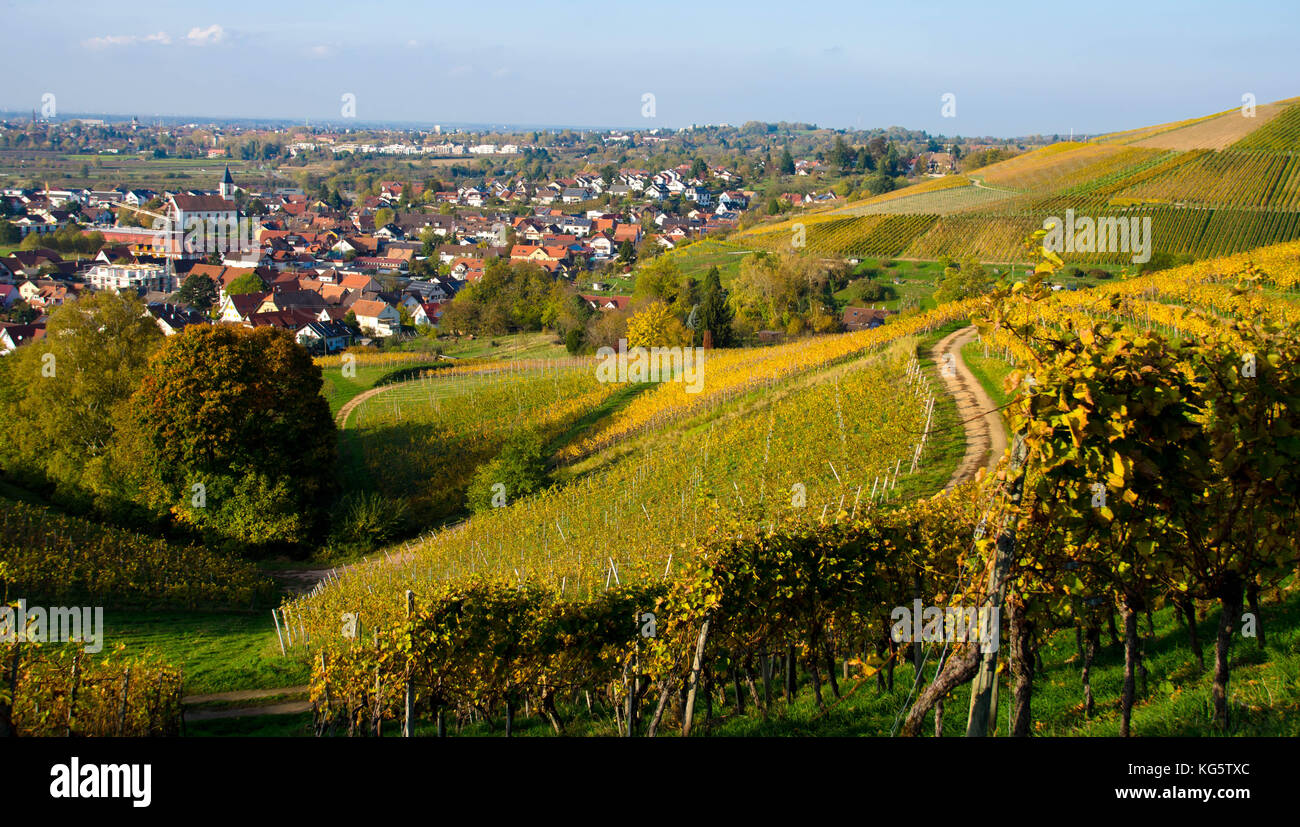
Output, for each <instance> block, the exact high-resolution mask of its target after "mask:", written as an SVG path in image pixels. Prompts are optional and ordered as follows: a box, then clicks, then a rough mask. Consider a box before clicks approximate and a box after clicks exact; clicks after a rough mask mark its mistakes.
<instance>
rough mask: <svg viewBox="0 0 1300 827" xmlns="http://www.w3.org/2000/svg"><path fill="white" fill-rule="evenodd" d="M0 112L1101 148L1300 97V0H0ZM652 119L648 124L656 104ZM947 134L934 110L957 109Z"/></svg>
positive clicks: (949, 120) (947, 120)
mask: <svg viewBox="0 0 1300 827" xmlns="http://www.w3.org/2000/svg"><path fill="white" fill-rule="evenodd" d="M0 15H3V19H4V22H5V25H4V30H5V31H6V33H7V35H8V37H6V39H5V42H6V52H7V54H6V57H7V61H6V63H7V67H6V70H5V74H6V81H5V83H4V84H3V89H0V108H3V109H10V110H19V111H26V110H30V109H32V108H38V109H39V107H40V100H41V95H42V94H43V93H45V92H52V93H54V94H55V96H56V100H57V103H58V108H59V110H60V111H61V112H65V113H66V112H110V113H116V114H138V115H140V116H141V117H148V116H152V115H158V114H164V115H209V116H223V115H224V116H241V117H285V118H291V119H298V120H301V119H312V120H315V121H323V120H339V115H340V110H341V105H340V102H341V97H342V95H343V94H344V93H351V94H354V95H355V96H356V115H357V118H358V119H359V120H413V121H429V122H486V123H529V124H557V125H558V124H563V125H576V126H628V127H641V126H655V125H660V126H668V127H679V126H685V125H688V124H691V123H719V122H727V123H733V124H735V123H742V122H744V121H746V120H766V121H777V120H788V121H805V122H813V123H817V124H820V125H823V126H832V127H863V128H865V127H873V126H890V125H899V126H906V127H910V128H917V129H926V130H929V131H931V132H935V133H945V134H949V135H952V134H961V135H986V134H987V135H1004V136H1007V135H1023V134H1031V133H1044V134H1052V133H1062V134H1064V133H1068V132H1069V131H1070V130H1071V129H1073V130H1075V131H1076V132H1080V133H1098V132H1105V131H1111V130H1116V129H1126V128H1130V127H1135V126H1141V125H1145V124H1151V123H1159V122H1164V121H1170V120H1176V119H1180V118H1185V117H1192V116H1198V115H1203V114H1208V113H1211V112H1217V111H1221V110H1225V109H1231V108H1233V107H1236V106H1240V104H1241V98H1242V95H1243V94H1245V93H1251V94H1254V95H1255V96H1256V98H1257V99H1258V101H1259V102H1260V103H1264V102H1267V101H1272V100H1276V99H1279V98H1286V97H1291V96H1295V95H1300V76H1298V75H1297V73H1296V71H1295V67H1296V62H1295V58H1294V55H1295V52H1296V44H1297V40H1298V39H1300V3H1296V2H1295V0H1287V2H1262V1H1260V2H1236V3H1233V4H1230V5H1225V4H1213V3H1202V2H1142V0H1129V2H1113V1H1112V0H1101V1H1100V2H1088V1H1087V0H1073V1H1072V2H1070V3H1051V2H1047V3H1044V2H1037V3H1029V2H1018V0H1012V2H1002V3H998V4H984V5H983V6H981V5H980V4H975V3H972V2H970V0H962V2H946V0H935V1H934V2H926V3H924V4H919V5H914V4H910V3H902V2H896V3H876V2H862V0H856V1H854V0H843V1H841V0H819V2H815V3H790V2H784V3H770V2H719V1H718V0H714V1H713V2H705V1H704V0H694V2H685V3H683V2H655V3H631V2H623V0H613V2H608V3H580V4H563V3H546V2H535V1H534V2H524V1H523V0H495V1H494V2H484V3H463V2H458V3H455V4H443V3H437V2H414V1H412V2H406V0H380V1H379V2H372V3H352V2H350V3H347V4H339V5H337V6H336V5H334V4H331V3H322V2H314V3H308V2H296V1H295V2H276V1H275V0H260V1H259V2H248V0H225V2H221V3H199V2H187V3H170V2H152V3H148V4H140V5H137V6H129V5H126V4H122V3H119V2H93V1H92V2H86V3H73V4H49V3H36V2H29V0H5V1H4V2H0ZM647 92H648V93H652V94H653V95H654V96H655V117H654V118H653V119H647V118H643V117H642V109H643V106H642V98H643V95H644V94H645V93H647ZM949 92H950V93H952V94H953V95H955V96H956V117H954V118H945V117H943V116H942V115H941V108H942V101H941V96H942V95H943V94H944V93H949Z"/></svg>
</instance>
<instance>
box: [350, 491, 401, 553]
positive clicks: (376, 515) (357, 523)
mask: <svg viewBox="0 0 1300 827" xmlns="http://www.w3.org/2000/svg"><path fill="white" fill-rule="evenodd" d="M335 513H336V515H337V518H336V519H337V522H336V523H335V524H334V537H333V539H334V541H335V543H336V544H343V545H352V546H360V547H364V548H367V549H369V548H374V547H376V546H381V545H383V544H385V543H387V542H388V541H389V540H392V539H393V538H395V537H397V536H399V535H400V534H401V533H402V532H403V531H404V530H405V529H406V525H407V515H408V514H409V508H408V506H407V504H406V500H401V499H395V500H390V499H388V498H387V497H385V496H384V495H382V494H380V493H379V492H377V491H360V492H354V493H350V494H347V495H346V496H344V497H343V499H342V500H341V501H340V502H339V507H338V509H337V511H336V512H335Z"/></svg>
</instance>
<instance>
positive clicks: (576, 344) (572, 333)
mask: <svg viewBox="0 0 1300 827" xmlns="http://www.w3.org/2000/svg"><path fill="white" fill-rule="evenodd" d="M582 330H583V329H582V328H581V327H573V328H570V329H569V332H568V333H565V334H564V349H565V350H567V351H568V352H569V353H570V354H576V353H577V352H578V351H580V350H582V340H583V336H582Z"/></svg>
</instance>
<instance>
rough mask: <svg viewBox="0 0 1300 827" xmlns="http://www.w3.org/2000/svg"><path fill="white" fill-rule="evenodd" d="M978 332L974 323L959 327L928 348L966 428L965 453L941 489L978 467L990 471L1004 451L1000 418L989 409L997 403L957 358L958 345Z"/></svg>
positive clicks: (969, 476)
mask: <svg viewBox="0 0 1300 827" xmlns="http://www.w3.org/2000/svg"><path fill="white" fill-rule="evenodd" d="M978 334H979V331H978V330H976V329H975V327H974V326H971V327H963V328H962V329H961V330H958V331H955V332H953V333H950V334H948V335H947V336H945V337H943V338H942V339H940V340H939V342H938V343H937V344H936V345H935V346H934V347H933V348H932V349H931V350H930V358H932V359H934V363H935V364H936V365H937V366H938V368H939V378H940V379H941V380H942V381H943V386H944V389H945V390H946V391H948V393H949V394H951V395H952V398H953V399H954V400H955V401H956V403H957V418H958V419H960V420H961V421H962V422H963V423H964V425H963V428H964V429H965V431H966V454H965V456H963V457H962V460H961V463H960V464H959V465H958V466H957V470H956V471H954V472H953V474H952V478H951V479H949V480H948V484H947V485H946V486H944V490H945V491H947V490H949V489H951V488H954V487H956V486H958V485H960V484H961V483H963V482H967V481H969V480H972V479H974V478H975V474H976V473H978V472H979V469H980V468H988V469H989V470H990V471H991V470H993V468H995V467H996V466H997V464H998V460H999V459H1001V458H1002V455H1003V453H1005V452H1006V450H1007V435H1006V431H1005V430H1004V429H1003V427H1002V418H1001V417H1000V416H999V414H998V412H997V411H995V410H993V409H994V408H995V407H997V405H996V403H994V401H993V399H992V398H991V397H990V396H989V395H988V393H986V392H985V391H984V388H983V387H981V386H980V383H979V380H978V379H976V378H975V374H973V373H971V370H970V368H969V367H967V366H966V362H965V361H964V360H963V359H962V358H961V349H962V347H963V346H964V345H966V344H967V343H968V342H972V341H974V340H975V337H976V336H977V335H978ZM981 413H982V414H983V416H981V415H980V414H981Z"/></svg>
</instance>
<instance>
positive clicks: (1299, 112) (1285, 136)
mask: <svg viewBox="0 0 1300 827" xmlns="http://www.w3.org/2000/svg"><path fill="white" fill-rule="evenodd" d="M1232 148H1233V149H1236V150H1241V151H1243V152H1245V151H1252V152H1259V151H1262V152H1288V153H1292V154H1294V153H1295V152H1297V151H1300V104H1297V105H1293V106H1290V107H1288V108H1287V109H1285V110H1283V111H1282V112H1281V113H1280V114H1278V115H1277V116H1276V117H1275V118H1273V119H1272V120H1270V121H1269V122H1268V123H1265V124H1264V125H1263V126H1261V127H1260V128H1259V129H1256V130H1255V131H1254V132H1251V133H1250V134H1249V135H1247V136H1246V137H1244V138H1242V139H1241V140H1240V141H1237V142H1236V143H1235V144H1233V145H1232Z"/></svg>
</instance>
